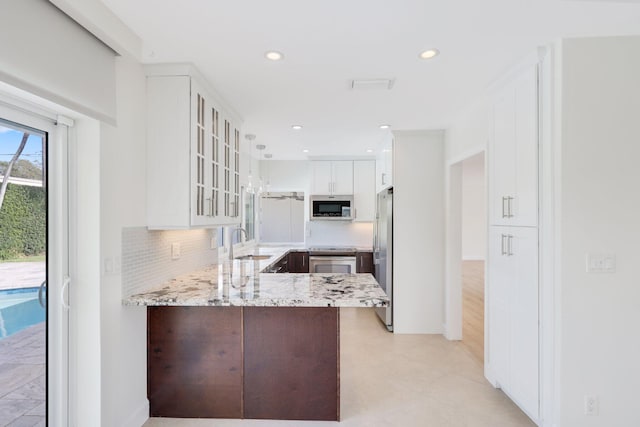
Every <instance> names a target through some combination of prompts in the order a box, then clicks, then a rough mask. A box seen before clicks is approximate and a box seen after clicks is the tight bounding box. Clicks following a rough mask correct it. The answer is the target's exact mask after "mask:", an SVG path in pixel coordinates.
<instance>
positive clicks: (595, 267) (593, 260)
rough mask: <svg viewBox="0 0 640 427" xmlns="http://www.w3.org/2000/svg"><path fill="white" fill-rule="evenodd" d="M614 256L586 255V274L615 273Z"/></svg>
mask: <svg viewBox="0 0 640 427" xmlns="http://www.w3.org/2000/svg"><path fill="white" fill-rule="evenodd" d="M615 272H616V255H615V254H591V253H590V254H587V273H615Z"/></svg>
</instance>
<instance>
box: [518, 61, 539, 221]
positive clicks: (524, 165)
mask: <svg viewBox="0 0 640 427" xmlns="http://www.w3.org/2000/svg"><path fill="white" fill-rule="evenodd" d="M514 119H515V138H516V141H515V142H516V153H515V154H516V157H515V165H516V169H515V174H516V175H515V184H516V197H515V200H514V204H513V215H514V216H513V221H512V223H513V224H515V225H523V226H532V227H533V226H536V225H537V223H538V74H537V68H536V67H534V68H533V69H531V70H528V71H527V72H526V73H525V74H523V75H522V76H521V78H520V79H518V81H517V82H516V87H515V118H514Z"/></svg>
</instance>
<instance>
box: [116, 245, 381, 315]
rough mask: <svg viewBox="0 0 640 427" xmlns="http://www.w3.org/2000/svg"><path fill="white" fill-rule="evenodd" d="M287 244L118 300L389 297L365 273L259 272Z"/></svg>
mask: <svg viewBox="0 0 640 427" xmlns="http://www.w3.org/2000/svg"><path fill="white" fill-rule="evenodd" d="M290 251H306V249H303V248H295V247H294V248H292V247H273V246H269V247H254V248H247V249H243V250H241V251H237V254H236V256H242V255H248V254H253V255H269V258H268V259H264V260H240V259H234V260H233V261H231V260H223V259H220V260H219V261H218V263H216V264H212V265H211V266H208V267H206V268H204V269H201V270H197V271H194V272H191V273H188V274H184V275H181V276H178V277H176V278H175V279H172V280H170V281H168V282H166V283H163V284H161V285H159V286H157V287H154V288H152V289H150V290H149V291H147V292H143V293H140V294H136V295H132V296H130V297H128V298H124V299H123V301H122V302H123V305H128V306H262V307H387V306H388V305H389V298H388V297H387V295H386V293H385V292H384V290H383V289H382V288H381V287H380V285H379V284H378V282H377V281H376V279H375V278H374V277H373V276H372V275H371V274H369V273H356V274H339V273H262V271H263V270H265V269H266V268H268V267H269V266H270V265H272V264H274V263H276V262H278V261H279V260H280V259H282V258H283V257H285V256H287V254H288V253H289V252H290Z"/></svg>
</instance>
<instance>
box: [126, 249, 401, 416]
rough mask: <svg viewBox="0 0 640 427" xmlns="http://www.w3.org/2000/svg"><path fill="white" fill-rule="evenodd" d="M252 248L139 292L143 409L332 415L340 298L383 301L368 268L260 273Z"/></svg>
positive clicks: (264, 266)
mask: <svg viewBox="0 0 640 427" xmlns="http://www.w3.org/2000/svg"><path fill="white" fill-rule="evenodd" d="M290 250H291V251H295V250H296V249H290V248H284V247H266V248H263V247H260V248H254V249H252V250H251V251H250V252H248V253H245V254H238V257H242V256H243V255H247V254H249V255H261V256H262V257H263V258H264V259H260V257H256V258H252V257H248V258H247V257H245V258H244V259H238V258H236V259H234V260H233V261H230V260H220V262H219V263H217V264H214V265H212V266H210V267H208V268H205V269H203V270H200V271H195V272H192V273H190V274H186V275H183V276H180V277H177V278H175V279H173V280H171V281H169V282H168V283H165V284H163V285H160V286H158V287H156V288H154V289H151V290H149V291H148V292H145V293H142V294H137V295H133V296H131V297H129V298H125V299H124V300H123V303H124V304H125V305H144V306H147V371H148V379H147V381H148V387H147V393H148V398H149V403H150V415H151V416H165V417H184V418H191V417H197V418H256V419H297V420H339V418H340V395H339V394H340V393H339V392H340V382H339V370H340V368H339V361H340V335H339V309H338V308H339V307H385V306H387V305H388V302H389V300H388V298H387V296H386V294H385V293H384V291H383V290H382V288H380V286H379V285H378V283H377V282H376V280H375V279H374V278H373V276H372V275H371V274H368V273H367V274H335V273H318V274H308V273H287V274H277V273H262V271H268V270H269V267H270V266H272V265H274V264H276V263H278V262H279V261H280V260H281V259H282V258H284V257H286V256H287V255H288V253H289V251H290Z"/></svg>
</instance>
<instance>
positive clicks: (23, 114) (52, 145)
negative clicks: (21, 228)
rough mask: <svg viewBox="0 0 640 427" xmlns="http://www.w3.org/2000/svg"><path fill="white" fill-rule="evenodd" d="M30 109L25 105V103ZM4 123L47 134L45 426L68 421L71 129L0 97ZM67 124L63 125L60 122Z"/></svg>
mask: <svg viewBox="0 0 640 427" xmlns="http://www.w3.org/2000/svg"><path fill="white" fill-rule="evenodd" d="M25 104H26V103H25ZM0 117H2V118H3V119H5V120H8V121H10V122H14V123H16V124H18V125H22V126H25V127H29V128H33V129H37V130H39V131H42V132H45V133H46V139H47V143H46V146H47V150H46V153H43V156H44V161H43V163H44V162H46V165H44V164H43V166H44V167H45V168H46V173H47V176H46V182H47V184H46V192H47V193H46V194H47V254H46V269H47V272H46V280H47V338H46V339H47V346H46V349H47V350H46V353H47V355H46V357H47V363H46V369H47V387H46V401H47V404H46V406H47V411H46V414H47V415H46V416H47V423H48V425H51V426H58V425H60V426H63V425H68V421H69V362H68V361H69V312H68V305H67V300H66V298H67V292H66V289H65V288H66V286H67V285H68V283H69V221H68V218H69V209H68V206H69V203H68V200H69V191H68V141H67V138H68V127H67V126H66V125H65V124H63V123H61V120H59V119H58V117H57V116H56V115H55V114H53V113H50V114H49V113H44V112H43V111H42V110H39V109H38V108H36V107H34V108H28V107H27V108H25V106H24V105H22V103H21V102H19V101H17V100H14V99H7V98H5V97H4V96H2V94H0ZM62 121H64V120H62Z"/></svg>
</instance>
